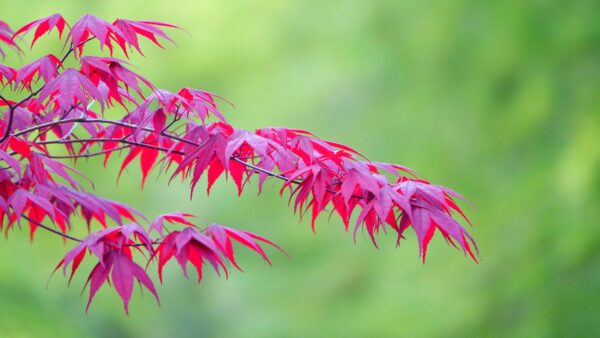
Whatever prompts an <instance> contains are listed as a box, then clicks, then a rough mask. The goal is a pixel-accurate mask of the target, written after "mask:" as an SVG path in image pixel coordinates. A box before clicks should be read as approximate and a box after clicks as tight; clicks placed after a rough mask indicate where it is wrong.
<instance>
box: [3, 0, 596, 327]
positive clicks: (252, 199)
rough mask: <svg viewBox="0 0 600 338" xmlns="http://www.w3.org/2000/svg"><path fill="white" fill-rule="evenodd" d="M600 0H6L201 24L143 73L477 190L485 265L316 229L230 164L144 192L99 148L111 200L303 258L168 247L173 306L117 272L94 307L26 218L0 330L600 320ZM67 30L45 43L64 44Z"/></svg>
mask: <svg viewBox="0 0 600 338" xmlns="http://www.w3.org/2000/svg"><path fill="white" fill-rule="evenodd" d="M599 5H600V3H598V2H597V1H591V0H590V1H569V2H558V1H557V2H552V1H490V2H481V1H475V0H473V1H471V0H464V1H374V0H373V1H280V0H270V1H267V0H262V1H241V0H240V1H217V0H201V1H198V0H193V1H191V0H190V1H138V2H135V1H124V0H119V1H117V0H104V1H75V0H70V1H60V2H59V3H58V2H51V1H42V0H27V1H21V0H2V2H1V3H0V13H1V14H0V15H1V17H2V19H3V20H5V21H7V22H8V23H10V24H11V25H12V26H13V28H17V27H20V26H21V25H23V24H25V23H27V22H29V21H31V20H34V19H37V18H39V17H43V16H47V15H49V14H52V13H54V12H60V13H62V14H63V15H64V16H65V17H66V18H67V19H68V20H70V22H74V21H75V20H76V19H77V18H79V16H81V15H82V14H84V13H87V12H90V13H93V14H95V15H98V16H100V17H102V18H104V19H106V20H112V19H114V18H116V17H124V18H130V19H137V20H157V21H165V22H170V23H174V24H177V25H179V26H181V27H183V28H185V29H186V30H187V33H186V32H183V31H173V32H172V34H171V35H172V36H173V37H174V39H175V40H176V41H177V46H173V45H167V47H168V49H167V50H166V51H163V50H160V49H158V48H154V47H152V46H150V44H146V45H145V52H146V57H145V58H142V57H135V58H134V61H133V62H134V64H136V66H137V67H138V69H137V71H138V72H140V73H142V74H144V75H146V76H147V78H149V79H150V80H151V81H153V82H154V83H155V84H157V85H158V86H160V87H164V88H167V89H172V90H175V89H178V88H180V87H182V86H192V87H197V88H202V89H205V90H209V91H212V92H216V93H218V94H220V95H222V96H224V97H226V98H228V99H229V100H230V101H232V102H234V103H235V108H232V107H229V106H227V105H223V106H222V107H221V108H222V109H223V110H224V111H225V112H226V113H227V117H228V119H229V121H230V122H231V123H232V124H234V125H235V126H237V127H242V128H248V129H252V128H257V127H262V126H289V127H296V128H303V129H308V130H311V131H313V132H315V133H316V134H317V135H318V136H320V137H322V138H326V139H330V140H335V141H340V142H343V143H346V144H348V145H350V146H353V147H355V148H357V149H358V150H359V151H361V152H362V153H364V154H366V155H367V156H368V157H369V158H371V159H376V160H379V161H387V162H396V163H401V164H404V165H407V166H409V167H411V168H414V169H415V170H417V171H418V172H419V173H420V174H422V175H423V176H424V177H426V178H428V179H430V180H431V181H433V182H435V183H439V184H443V185H447V186H450V187H452V188H454V189H456V190H458V191H459V192H461V193H463V194H464V195H465V196H467V197H468V198H469V199H470V200H471V201H472V202H473V203H474V204H475V205H476V207H477V208H476V209H474V208H471V207H469V206H465V207H466V208H467V210H468V214H469V215H470V216H471V217H472V220H473V223H474V224H475V226H474V227H473V228H472V233H473V235H474V236H475V238H476V240H477V241H478V244H479V246H480V249H481V262H480V263H479V264H475V263H473V262H472V261H471V260H469V259H467V258H465V257H464V256H463V255H462V253H461V252H460V251H457V250H455V249H453V248H451V247H449V246H448V245H446V243H445V242H444V241H443V240H442V239H440V238H437V237H436V238H435V239H434V240H433V242H432V245H431V247H430V251H429V254H428V261H427V263H426V264H425V265H423V264H422V263H421V261H420V260H419V258H418V250H417V246H416V241H415V238H414V236H413V235H412V234H410V235H409V237H408V240H406V241H404V242H403V243H402V245H401V246H400V247H399V248H396V247H395V246H394V241H393V238H388V239H387V240H385V239H384V240H383V241H382V245H381V248H380V249H379V250H376V249H375V248H373V247H372V245H371V244H370V243H369V242H368V240H367V239H365V238H359V240H358V242H357V243H356V244H355V243H353V241H352V236H351V234H348V233H345V232H344V231H343V228H342V226H341V224H340V222H338V221H337V220H332V221H330V222H328V221H327V219H326V218H321V219H320V220H319V221H318V228H317V230H318V231H317V234H313V233H312V232H311V231H310V226H309V224H308V222H306V221H303V222H298V219H297V217H296V216H295V215H293V213H292V211H291V209H289V208H288V207H287V206H286V201H285V200H284V199H279V198H278V196H277V191H278V187H279V183H278V182H275V181H273V182H271V183H269V184H268V185H267V188H266V191H265V192H264V194H263V195H261V196H258V197H257V196H256V189H250V190H249V191H248V192H247V193H245V194H244V195H243V196H242V197H241V198H238V197H236V196H235V189H234V187H233V184H232V183H231V182H229V183H227V182H220V183H219V184H218V186H217V188H215V189H214V190H213V193H212V194H211V196H209V197H207V196H206V195H205V194H203V193H202V191H201V189H199V191H200V192H199V193H198V194H196V195H195V196H194V198H193V200H191V201H190V200H189V198H188V187H187V185H186V184H179V183H178V182H176V183H174V184H172V185H171V186H167V184H166V183H167V182H166V179H164V178H160V179H155V177H152V180H150V182H148V184H147V186H146V188H145V189H144V191H143V192H140V191H139V177H140V173H139V171H138V170H137V169H136V168H134V167H132V168H131V169H129V170H128V172H127V173H126V174H125V175H124V176H123V177H122V179H121V181H120V182H119V184H118V185H117V184H116V180H115V177H116V172H117V169H116V162H113V164H114V165H113V167H109V168H107V169H103V168H102V166H101V163H100V161H99V160H90V161H89V162H82V163H79V164H78V166H77V167H78V168H79V169H80V170H82V171H83V172H85V173H86V174H87V175H88V176H90V177H92V178H93V180H94V181H95V182H96V186H97V192H98V194H100V195H101V196H105V197H108V198H115V199H120V200H123V201H125V202H128V203H130V204H132V205H133V206H135V207H137V208H138V209H140V210H141V211H143V212H145V213H147V214H148V215H149V216H155V215H157V214H159V213H162V212H168V211H173V210H181V211H185V212H191V213H194V214H198V215H200V216H201V219H202V220H205V221H207V222H219V223H223V224H227V225H231V226H234V227H239V228H242V229H247V230H251V231H255V232H257V233H259V234H262V235H264V236H266V237H268V238H270V239H272V240H273V241H275V242H276V243H278V244H280V245H281V246H283V247H284V248H285V249H286V250H287V252H288V253H289V254H290V256H291V257H292V259H288V258H287V257H285V256H284V255H282V254H280V253H279V252H277V251H275V250H271V251H269V254H270V255H271V257H272V259H273V266H271V267H269V266H268V265H266V264H265V263H264V262H262V261H261V260H260V259H259V258H258V257H257V256H255V255H251V254H250V253H248V252H245V253H244V254H242V255H241V256H240V259H241V262H242V264H243V267H244V268H245V271H244V272H234V273H233V274H232V276H231V277H230V278H229V279H228V280H225V279H223V278H217V277H216V276H212V274H207V278H205V280H204V281H203V282H202V284H201V285H199V286H198V285H196V283H195V278H192V279H190V280H186V279H185V278H183V276H182V275H181V273H180V272H179V271H178V270H177V269H178V267H177V266H176V265H170V266H168V269H167V275H166V277H165V284H164V285H163V286H160V287H159V293H160V294H161V297H162V305H161V307H158V306H157V305H156V303H155V301H154V299H153V298H152V297H150V295H149V294H142V293H140V292H139V290H137V291H136V293H135V294H134V298H133V300H132V304H131V314H130V316H126V315H125V314H124V311H123V309H122V305H121V304H120V300H119V299H118V297H117V296H116V294H115V293H114V290H112V289H110V288H104V289H103V290H101V291H100V293H99V294H98V296H97V298H96V300H95V302H94V303H93V304H92V308H91V310H90V312H89V314H87V315H85V314H84V308H85V302H86V297H87V292H86V293H85V294H84V295H83V296H81V297H80V295H79V290H80V288H81V287H82V286H83V283H84V281H85V277H86V275H85V272H84V273H81V274H80V275H79V276H78V278H75V280H74V282H73V285H72V286H71V287H70V288H67V285H66V279H65V278H63V277H62V276H60V275H57V276H55V277H54V278H53V279H52V280H51V282H50V284H49V286H48V288H46V281H47V279H48V276H49V275H50V272H51V271H52V269H53V267H54V265H55V264H56V263H57V262H58V261H59V260H60V258H61V257H62V255H63V254H64V252H66V250H68V249H69V248H70V247H71V246H70V244H69V245H63V244H62V242H61V240H60V239H58V238H56V237H55V236H51V235H47V234H45V233H39V234H38V235H37V237H36V239H35V242H34V243H33V244H30V243H29V241H28V233H27V231H25V230H24V231H21V232H19V231H15V232H12V233H11V234H10V235H9V237H8V238H7V239H3V240H2V241H1V244H0V309H1V312H2V314H1V315H0V336H3V337H79V338H83V337H146V338H152V337H593V336H596V337H597V336H600V224H599V223H600V222H599V219H600V207H599V203H600V175H599V172H600V20H598V18H597V13H598V12H599V10H600V6H599ZM56 38H57V36H56V33H52V35H51V36H50V37H44V38H43V42H41V44H40V45H39V46H38V47H35V48H34V50H33V52H32V53H33V54H32V55H34V54H36V53H38V54H41V53H46V52H47V48H53V50H54V51H55V52H57V53H59V52H60V43H56V42H55V41H56ZM26 60H27V59H26ZM26 60H22V61H21V60H18V59H17V58H15V57H14V56H9V57H8V58H7V60H6V62H7V63H9V61H10V64H11V65H14V66H18V65H19V64H21V63H22V62H24V61H26ZM240 252H241V251H240ZM86 268H89V266H87V267H84V268H82V272H83V269H86Z"/></svg>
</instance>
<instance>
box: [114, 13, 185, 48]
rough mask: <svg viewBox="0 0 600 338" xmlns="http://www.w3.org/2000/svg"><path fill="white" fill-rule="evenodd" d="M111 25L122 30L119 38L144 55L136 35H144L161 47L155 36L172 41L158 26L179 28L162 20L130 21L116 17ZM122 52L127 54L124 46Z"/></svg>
mask: <svg viewBox="0 0 600 338" xmlns="http://www.w3.org/2000/svg"><path fill="white" fill-rule="evenodd" d="M113 25H114V26H115V27H117V28H118V29H119V30H120V32H122V34H121V35H119V38H122V39H123V40H124V41H125V42H127V44H129V45H130V46H132V47H134V48H135V49H136V50H137V51H138V52H139V53H140V54H142V55H144V53H142V50H141V48H140V44H139V40H138V35H142V36H144V37H146V38H147V39H149V40H150V41H152V42H153V43H154V44H155V45H157V46H159V47H160V48H163V46H162V45H161V44H160V43H159V42H158V39H157V37H160V38H163V39H165V40H167V41H170V42H173V40H171V38H170V37H169V36H168V35H167V34H166V33H165V32H164V31H163V30H161V29H160V28H159V27H168V28H179V27H177V26H175V25H171V24H168V23H164V22H155V21H132V20H126V19H117V20H115V21H114V22H113ZM122 48H123V47H122ZM123 52H124V53H125V54H126V55H127V50H126V49H125V48H123Z"/></svg>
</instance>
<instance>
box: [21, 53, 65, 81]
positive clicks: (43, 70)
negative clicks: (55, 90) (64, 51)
mask: <svg viewBox="0 0 600 338" xmlns="http://www.w3.org/2000/svg"><path fill="white" fill-rule="evenodd" d="M61 66H62V63H61V62H60V60H59V59H58V58H57V57H56V56H54V55H52V54H48V55H46V56H43V57H41V58H39V59H38V60H36V61H34V62H32V63H30V64H27V65H25V66H23V67H21V68H20V69H19V70H17V71H16V76H15V81H16V82H18V83H20V84H21V85H22V86H23V87H25V88H29V89H31V83H32V81H33V79H34V77H35V76H36V75H37V79H38V80H39V79H40V78H42V79H44V82H48V81H50V80H52V79H54V78H55V77H56V76H57V75H58V68H59V67H61Z"/></svg>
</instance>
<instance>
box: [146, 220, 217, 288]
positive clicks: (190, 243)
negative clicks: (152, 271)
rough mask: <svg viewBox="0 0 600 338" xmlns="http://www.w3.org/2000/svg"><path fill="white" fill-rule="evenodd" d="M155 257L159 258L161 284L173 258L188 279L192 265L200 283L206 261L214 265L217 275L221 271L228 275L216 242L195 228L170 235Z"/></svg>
mask: <svg viewBox="0 0 600 338" xmlns="http://www.w3.org/2000/svg"><path fill="white" fill-rule="evenodd" d="M155 255H157V256H158V277H159V280H160V282H161V283H162V281H163V267H164V266H165V264H166V263H167V262H168V261H169V260H170V259H171V258H175V260H177V263H179V266H180V267H181V270H182V271H183V274H184V275H185V277H186V278H187V277H188V273H187V263H188V262H189V263H191V264H192V265H193V266H194V267H195V268H196V271H197V273H198V283H200V282H201V281H202V276H203V274H202V273H203V264H204V261H205V260H206V261H208V262H209V263H210V265H212V267H213V269H214V270H215V272H216V273H217V275H219V274H220V270H221V269H222V270H223V271H224V272H225V274H226V275H228V272H227V267H226V266H225V264H224V262H223V259H222V258H221V255H220V251H219V249H218V247H217V245H216V244H215V242H214V241H213V240H212V239H211V238H210V237H208V236H206V235H204V234H202V233H200V232H199V231H198V230H196V229H195V228H193V227H187V228H185V229H183V230H181V231H173V232H171V233H169V234H168V235H167V236H166V237H165V238H163V240H162V242H161V243H160V245H159V246H158V248H156V253H155Z"/></svg>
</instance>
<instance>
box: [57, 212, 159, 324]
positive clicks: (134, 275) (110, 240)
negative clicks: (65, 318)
mask: <svg viewBox="0 0 600 338" xmlns="http://www.w3.org/2000/svg"><path fill="white" fill-rule="evenodd" d="M133 238H135V239H136V240H138V241H141V242H142V243H143V244H144V247H145V248H146V249H147V250H148V252H150V253H152V240H151V239H150V238H149V237H148V235H147V234H146V232H145V231H144V229H143V228H141V227H140V226H139V225H137V224H128V225H124V226H121V227H116V228H109V229H104V230H101V231H98V232H95V233H92V234H90V235H89V236H88V237H86V238H85V239H84V240H82V242H81V243H80V244H79V245H78V246H76V247H75V248H73V249H72V250H70V251H69V252H67V254H66V255H65V257H64V258H63V259H62V260H61V261H60V262H59V263H58V265H57V266H56V268H55V269H54V270H55V271H56V270H58V269H59V268H60V267H63V273H64V274H65V275H66V271H67V268H68V266H69V265H71V276H70V277H69V281H71V279H72V278H73V275H74V274H75V272H76V271H77V269H78V267H79V266H80V264H81V261H82V260H83V259H84V257H85V252H86V251H87V252H90V253H91V254H93V255H95V256H96V257H97V258H98V261H99V262H98V263H97V264H96V266H95V267H94V268H93V270H92V271H91V273H90V274H89V276H88V279H87V282H86V286H87V285H88V284H90V296H89V299H88V304H87V307H86V311H87V310H88V309H89V306H90V304H91V302H92V300H93V299H94V296H95V294H96V292H97V291H98V290H99V289H100V287H101V286H102V285H103V284H104V283H105V282H106V281H108V280H109V278H110V280H111V281H112V283H111V284H112V285H113V286H114V288H115V290H116V291H117V293H118V294H119V297H120V298H121V299H122V301H123V305H124V308H125V312H127V313H128V312H129V301H130V299H131V295H132V293H133V282H134V280H135V279H137V280H138V282H140V284H141V285H143V286H144V287H146V289H148V290H149V291H150V292H151V293H152V294H153V295H154V297H155V298H156V300H157V301H158V302H160V300H159V298H158V294H157V293H156V289H155V287H154V283H152V280H151V279H150V277H149V276H148V274H146V272H145V271H144V269H143V268H142V267H141V266H139V265H138V264H137V263H135V262H134V261H133V258H132V250H131V247H130V245H132V244H135V242H133V240H132V239H133ZM111 271H112V274H110V273H111ZM109 274H110V277H109ZM86 286H84V288H85V287H86Z"/></svg>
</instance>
